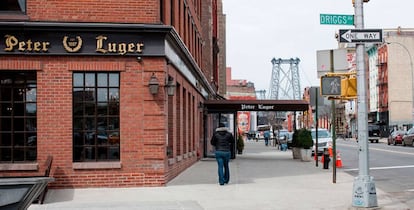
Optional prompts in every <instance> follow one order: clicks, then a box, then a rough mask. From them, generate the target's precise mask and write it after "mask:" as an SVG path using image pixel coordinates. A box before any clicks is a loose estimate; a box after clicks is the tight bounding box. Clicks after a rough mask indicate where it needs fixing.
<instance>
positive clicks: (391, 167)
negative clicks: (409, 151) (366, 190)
mask: <svg viewBox="0 0 414 210" xmlns="http://www.w3.org/2000/svg"><path fill="white" fill-rule="evenodd" d="M398 168H414V165H408V166H386V167H372V168H369V169H370V170H384V169H398ZM358 170H359V169H358V168H352V169H344V170H343V171H358Z"/></svg>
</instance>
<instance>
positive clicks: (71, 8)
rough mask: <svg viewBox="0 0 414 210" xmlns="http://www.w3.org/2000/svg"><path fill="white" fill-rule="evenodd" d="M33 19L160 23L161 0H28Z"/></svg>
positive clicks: (28, 9) (28, 13)
mask: <svg viewBox="0 0 414 210" xmlns="http://www.w3.org/2000/svg"><path fill="white" fill-rule="evenodd" d="M27 15H28V16H29V17H30V21H61V22H119V23H160V9H159V0H139V1H136V0H131V1H119V0H71V1H51V0H27Z"/></svg>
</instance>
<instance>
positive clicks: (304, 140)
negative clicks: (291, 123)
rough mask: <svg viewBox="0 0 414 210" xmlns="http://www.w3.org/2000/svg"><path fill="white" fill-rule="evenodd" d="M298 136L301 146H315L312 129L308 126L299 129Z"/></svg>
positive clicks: (305, 147) (306, 147)
mask: <svg viewBox="0 0 414 210" xmlns="http://www.w3.org/2000/svg"><path fill="white" fill-rule="evenodd" d="M297 137H298V144H299V147H301V148H304V149H310V148H311V147H312V146H313V140H312V134H311V131H310V130H308V129H306V128H301V129H300V130H299V131H298V136H297ZM292 141H293V140H292Z"/></svg>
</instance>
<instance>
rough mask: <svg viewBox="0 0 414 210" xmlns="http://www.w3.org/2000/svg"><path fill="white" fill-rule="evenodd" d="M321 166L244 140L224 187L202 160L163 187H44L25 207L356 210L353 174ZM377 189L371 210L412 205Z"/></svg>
mask: <svg viewBox="0 0 414 210" xmlns="http://www.w3.org/2000/svg"><path fill="white" fill-rule="evenodd" d="M343 165H346V163H344V162H343ZM322 166H323V165H322V164H319V167H315V162H314V161H313V162H302V161H300V160H297V159H293V158H292V153H291V151H290V150H288V151H287V152H282V151H279V150H277V149H276V148H275V147H265V146H264V143H263V141H259V142H254V141H248V142H246V147H245V151H244V153H243V154H242V155H238V156H237V158H236V159H234V160H232V161H231V163H230V168H231V169H230V170H231V172H230V173H231V179H230V183H229V184H227V185H224V186H220V185H219V184H218V178H217V164H216V162H215V159H208V158H207V159H204V160H202V161H199V162H197V163H196V164H194V165H193V166H192V167H190V168H189V169H187V170H186V171H184V172H183V173H182V174H180V175H179V176H178V177H176V178H175V179H174V180H172V181H171V182H169V183H168V184H167V186H166V187H144V188H93V189H92V188H89V189H66V190H49V192H48V194H47V197H46V200H45V204H43V205H38V204H33V205H31V206H30V208H29V209H30V210H38V209H39V210H40V209H139V210H141V209H142V210H217V209H229V210H230V209H231V210H233V209H234V210H253V209H254V210H272V209H275V210H276V209H306V210H309V209H338V210H342V209H357V208H354V207H352V188H353V180H354V177H352V176H350V175H348V174H346V173H345V172H342V171H341V169H340V168H338V169H337V176H336V183H333V182H332V181H333V179H332V175H333V173H332V167H331V166H330V168H329V169H323V167H322ZM376 190H377V199H378V204H379V207H378V208H372V209H401V210H402V209H414V207H413V206H411V207H410V206H406V205H405V204H403V203H401V202H399V201H398V200H397V199H394V198H392V197H391V196H390V195H389V194H387V193H385V192H384V191H382V190H381V189H378V187H377V189H376ZM363 209H365V208H363Z"/></svg>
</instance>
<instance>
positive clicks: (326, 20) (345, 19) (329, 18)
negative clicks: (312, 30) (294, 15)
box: [319, 14, 354, 25]
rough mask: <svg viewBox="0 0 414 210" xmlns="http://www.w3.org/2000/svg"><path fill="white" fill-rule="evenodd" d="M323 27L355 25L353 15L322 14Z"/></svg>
mask: <svg viewBox="0 0 414 210" xmlns="http://www.w3.org/2000/svg"><path fill="white" fill-rule="evenodd" d="M319 19H320V23H321V24H322V25H354V16H353V15H335V14H320V18H319Z"/></svg>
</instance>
